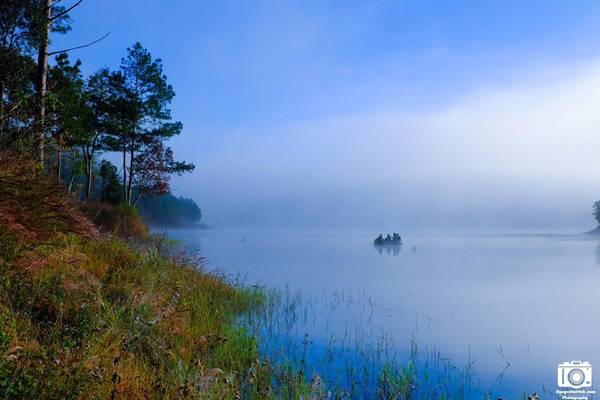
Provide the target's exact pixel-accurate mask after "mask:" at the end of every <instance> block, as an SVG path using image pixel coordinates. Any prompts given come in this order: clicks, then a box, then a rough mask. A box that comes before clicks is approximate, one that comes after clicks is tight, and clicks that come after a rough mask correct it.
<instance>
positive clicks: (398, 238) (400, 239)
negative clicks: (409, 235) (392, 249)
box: [392, 233, 402, 243]
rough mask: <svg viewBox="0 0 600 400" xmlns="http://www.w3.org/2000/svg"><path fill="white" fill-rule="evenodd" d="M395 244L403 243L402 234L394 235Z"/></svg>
mask: <svg viewBox="0 0 600 400" xmlns="http://www.w3.org/2000/svg"><path fill="white" fill-rule="evenodd" d="M392 240H393V241H394V242H398V243H400V242H402V238H401V237H400V234H398V233H394V238H393V239H392Z"/></svg>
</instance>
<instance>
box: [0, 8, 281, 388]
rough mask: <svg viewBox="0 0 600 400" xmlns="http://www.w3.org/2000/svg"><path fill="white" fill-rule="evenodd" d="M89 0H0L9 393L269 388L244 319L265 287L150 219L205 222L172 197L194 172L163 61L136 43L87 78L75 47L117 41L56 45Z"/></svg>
mask: <svg viewBox="0 0 600 400" xmlns="http://www.w3.org/2000/svg"><path fill="white" fill-rule="evenodd" d="M85 4H86V3H84V2H83V0H73V1H61V0H54V1H53V0H6V1H2V2H0V399H149V398H152V399H155V398H162V399H182V398H211V399H212V398H220V399H235V398H240V396H243V397H244V398H266V397H271V395H270V394H269V393H271V392H270V391H271V388H272V382H273V375H272V371H271V370H270V369H269V364H268V363H267V362H266V361H265V360H261V358H260V355H259V353H258V350H257V349H258V346H257V342H256V340H255V339H254V338H253V337H252V336H251V335H249V334H248V333H247V332H246V331H244V330H243V329H242V328H241V327H239V326H238V325H237V323H236V321H237V320H238V319H239V316H240V315H241V314H242V313H245V312H248V311H250V310H253V309H256V308H258V307H260V306H261V304H262V294H261V293H260V292H259V291H257V290H250V289H245V288H241V287H237V288H234V287H233V286H232V285H230V284H229V283H228V280H227V278H225V277H223V276H217V275H215V274H212V273H208V272H206V271H205V270H204V266H203V264H202V261H201V259H198V258H197V257H192V256H189V255H187V254H185V253H183V252H181V251H180V250H179V249H178V248H176V247H173V244H172V243H171V242H170V241H168V240H165V238H163V237H161V236H156V235H152V234H150V233H149V230H148V228H147V225H146V223H145V222H144V221H143V220H142V219H141V218H140V212H139V211H138V209H139V210H142V214H145V215H150V216H151V217H152V218H163V220H161V222H162V223H172V222H173V221H174V218H175V221H176V222H177V223H184V222H185V223H195V222H197V221H198V220H200V217H201V212H200V209H199V208H198V207H197V205H196V204H195V203H194V202H193V201H192V200H189V199H182V198H177V197H175V196H173V195H171V194H170V177H171V176H172V175H173V174H182V173H187V172H191V171H192V170H193V169H194V166H193V164H190V163H186V162H184V161H179V160H177V159H176V158H175V155H174V152H173V150H172V149H171V148H170V147H169V146H167V142H168V140H169V139H170V138H172V137H174V136H176V135H179V134H181V133H182V129H183V127H182V124H181V123H180V122H178V121H173V120H172V117H171V110H170V108H169V107H170V103H171V101H172V99H173V97H174V95H175V92H174V89H173V88H172V87H171V86H170V85H169V84H168V80H167V77H166V75H165V73H164V71H163V66H162V62H161V60H160V59H159V58H155V57H153V56H152V55H151V53H150V51H149V50H147V49H146V48H144V47H143V46H142V45H141V44H140V43H137V42H134V43H133V45H132V46H130V47H129V48H128V49H125V50H124V53H123V57H122V59H121V62H120V66H119V67H118V68H116V69H109V68H102V69H100V70H98V71H96V72H95V73H93V74H91V75H90V76H83V74H82V72H81V66H82V61H80V60H78V59H73V57H72V54H73V52H74V51H76V50H78V49H79V48H80V47H91V48H92V49H93V46H100V45H102V41H103V40H105V38H104V37H101V38H98V39H96V40H94V41H93V42H90V43H82V44H81V45H80V46H75V47H74V48H73V49H53V48H52V40H51V39H52V37H53V36H54V35H63V34H68V33H69V31H70V25H71V23H72V21H71V18H70V16H69V15H70V12H71V11H72V10H74V9H75V8H77V7H85ZM73 39H74V41H76V40H78V39H79V38H73ZM107 62H109V60H107ZM109 154H112V155H113V156H112V158H111V157H106V158H102V156H103V155H109ZM114 155H118V158H117V159H120V160H121V161H120V163H119V165H114V164H112V163H111V162H110V161H109V158H110V159H112V160H114V159H115V158H116V157H115V156H114ZM157 214H158V215H157ZM165 218H166V220H165ZM176 218H180V219H179V220H176ZM181 218H183V219H181Z"/></svg>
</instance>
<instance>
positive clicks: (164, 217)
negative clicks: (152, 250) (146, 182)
mask: <svg viewBox="0 0 600 400" xmlns="http://www.w3.org/2000/svg"><path fill="white" fill-rule="evenodd" d="M137 207H138V209H139V210H140V214H141V215H142V217H143V218H144V219H145V220H146V221H147V222H148V223H149V224H151V225H157V226H168V227H184V226H192V225H194V224H196V223H198V222H199V221H200V219H201V218H202V212H201V210H200V208H199V207H198V205H197V204H196V202H195V201H194V200H192V199H186V198H183V197H175V196H173V195H172V194H170V193H169V194H167V195H164V196H151V197H143V198H142V199H141V200H140V202H139V203H138V205H137Z"/></svg>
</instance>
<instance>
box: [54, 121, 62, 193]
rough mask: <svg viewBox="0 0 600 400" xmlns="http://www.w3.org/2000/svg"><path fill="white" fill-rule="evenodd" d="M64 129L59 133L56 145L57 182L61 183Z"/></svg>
mask: <svg viewBox="0 0 600 400" xmlns="http://www.w3.org/2000/svg"><path fill="white" fill-rule="evenodd" d="M62 136H63V135H62V131H61V132H60V133H59V134H58V140H57V142H58V143H57V147H56V184H58V185H60V173H61V169H62Z"/></svg>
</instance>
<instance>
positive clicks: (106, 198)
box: [99, 160, 123, 204]
mask: <svg viewBox="0 0 600 400" xmlns="http://www.w3.org/2000/svg"><path fill="white" fill-rule="evenodd" d="M99 176H100V179H101V180H102V181H101V188H100V201H102V202H104V203H110V204H120V203H121V202H122V201H123V186H122V185H121V182H120V181H119V175H118V174H117V167H116V166H114V165H112V164H111V163H110V162H109V161H106V160H102V162H101V163H100V173H99Z"/></svg>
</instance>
